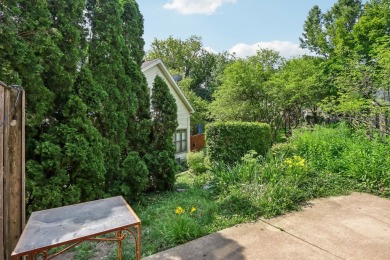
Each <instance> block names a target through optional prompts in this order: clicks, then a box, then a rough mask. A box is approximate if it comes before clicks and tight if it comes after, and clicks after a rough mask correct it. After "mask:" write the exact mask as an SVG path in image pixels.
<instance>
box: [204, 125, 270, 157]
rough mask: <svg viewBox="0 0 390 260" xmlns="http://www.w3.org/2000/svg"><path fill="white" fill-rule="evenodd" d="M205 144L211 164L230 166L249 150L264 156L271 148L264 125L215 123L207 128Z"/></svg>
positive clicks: (267, 127)
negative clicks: (220, 162)
mask: <svg viewBox="0 0 390 260" xmlns="http://www.w3.org/2000/svg"><path fill="white" fill-rule="evenodd" d="M206 143H207V155H208V156H209V157H210V160H211V161H212V162H218V161H222V162H225V163H227V164H231V163H234V162H238V161H240V159H241V157H242V156H244V155H245V154H246V153H247V152H248V151H250V150H254V151H256V152H257V153H258V154H260V155H265V154H266V153H267V152H268V150H269V148H270V147H271V131H270V127H269V125H267V124H264V123H249V122H216V123H211V124H209V125H208V126H207V130H206Z"/></svg>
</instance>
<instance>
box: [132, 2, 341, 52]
mask: <svg viewBox="0 0 390 260" xmlns="http://www.w3.org/2000/svg"><path fill="white" fill-rule="evenodd" d="M336 2H337V0H137V3H138V5H139V8H140V11H141V13H142V15H143V17H144V39H145V50H146V51H147V50H149V49H150V45H151V42H152V41H153V39H154V38H157V39H159V40H163V39H167V38H168V37H169V36H173V37H174V38H179V39H182V40H185V39H187V38H189V37H190V36H191V35H196V36H200V37H202V42H203V46H204V47H205V49H207V50H209V51H212V52H223V51H229V52H235V53H236V56H238V57H246V56H250V55H253V54H255V53H256V49H259V48H260V47H262V48H269V49H274V50H276V51H279V53H280V54H281V55H282V56H284V57H293V56H299V55H303V54H306V53H308V51H307V50H302V49H300V48H299V37H301V35H302V33H303V25H304V22H305V20H306V17H307V15H308V12H309V10H310V9H311V8H312V7H313V6H314V5H318V6H319V7H320V8H321V10H322V11H323V12H326V11H327V10H329V9H330V8H331V7H332V6H333V5H334V4H335V3H336Z"/></svg>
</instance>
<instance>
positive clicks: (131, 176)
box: [118, 152, 148, 199]
mask: <svg viewBox="0 0 390 260" xmlns="http://www.w3.org/2000/svg"><path fill="white" fill-rule="evenodd" d="M147 185H148V168H147V166H146V164H145V162H144V161H143V160H142V158H141V157H140V156H139V154H138V153H137V152H130V153H129V155H128V156H127V158H126V159H125V160H124V162H123V170H122V174H121V179H120V182H119V183H118V186H119V188H120V191H121V192H120V193H121V194H123V195H124V196H125V197H126V198H127V199H136V198H137V197H138V196H139V195H140V194H141V192H142V191H144V190H145V189H146V187H147Z"/></svg>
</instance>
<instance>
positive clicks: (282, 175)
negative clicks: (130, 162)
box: [111, 123, 390, 259]
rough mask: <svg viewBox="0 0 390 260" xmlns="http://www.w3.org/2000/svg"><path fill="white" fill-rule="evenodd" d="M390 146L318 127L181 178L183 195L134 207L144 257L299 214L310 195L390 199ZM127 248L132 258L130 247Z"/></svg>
mask: <svg viewBox="0 0 390 260" xmlns="http://www.w3.org/2000/svg"><path fill="white" fill-rule="evenodd" d="M389 141H390V139H389V138H388V137H387V138H383V137H381V136H376V137H375V138H371V139H370V138H369V137H368V136H367V135H366V133H365V132H364V131H361V130H359V131H353V130H351V128H350V127H349V126H348V125H347V124H345V123H342V124H339V125H334V126H330V127H320V126H317V127H315V128H310V129H302V130H299V131H295V132H294V133H293V137H292V138H291V139H289V141H288V142H287V143H281V144H277V145H274V146H273V148H272V150H271V151H270V152H269V153H268V154H267V155H266V156H259V155H258V154H257V153H256V152H255V151H250V152H248V153H247V154H246V155H245V156H243V157H242V158H241V160H240V162H237V163H236V164H234V165H231V164H225V163H222V162H220V163H218V164H216V165H215V166H214V167H213V168H212V169H211V170H210V171H208V172H207V173H205V174H201V175H192V174H191V173H185V174H181V175H180V176H179V177H178V179H177V182H176V187H177V188H180V189H185V192H180V193H178V192H164V193H158V194H153V195H151V196H148V197H147V198H146V199H145V200H144V201H143V202H142V203H141V204H139V205H137V206H136V207H135V208H136V212H138V213H139V215H140V218H141V219H142V221H143V231H142V232H143V233H142V237H143V242H142V243H143V255H144V256H147V255H150V254H153V253H156V252H159V251H162V250H165V249H167V248H169V247H173V246H176V245H178V244H181V243H184V242H187V241H189V240H192V239H195V238H197V237H199V236H203V235H206V234H209V233H212V232H215V231H217V230H221V229H223V228H226V227H229V226H233V225H235V224H238V223H243V222H248V221H253V220H256V219H257V218H259V217H266V218H269V217H273V216H277V215H280V214H283V213H286V212H288V211H291V210H297V209H299V208H300V207H301V205H302V204H303V203H304V202H306V201H308V200H310V199H313V198H318V197H326V196H333V195H344V194H348V193H349V192H351V191H364V192H369V193H372V194H376V195H380V196H384V197H388V198H390V171H389V169H390V160H389V158H390V149H389V148H388V147H389ZM204 187H206V188H204ZM126 248H127V249H126V251H125V256H126V257H129V259H131V257H133V254H134V251H133V248H132V247H131V246H130V245H126ZM111 257H112V259H114V257H115V254H114V253H113V254H112V255H111Z"/></svg>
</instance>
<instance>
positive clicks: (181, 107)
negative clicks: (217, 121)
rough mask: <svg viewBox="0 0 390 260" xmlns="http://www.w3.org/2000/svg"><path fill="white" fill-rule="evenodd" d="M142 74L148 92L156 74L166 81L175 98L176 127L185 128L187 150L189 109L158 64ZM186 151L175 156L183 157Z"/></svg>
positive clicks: (188, 147)
mask: <svg viewBox="0 0 390 260" xmlns="http://www.w3.org/2000/svg"><path fill="white" fill-rule="evenodd" d="M144 75H145V77H146V81H147V82H148V86H149V89H150V93H152V91H153V90H152V87H153V82H154V79H155V77H156V76H157V75H158V76H160V77H161V78H163V79H164V81H165V82H166V83H167V85H168V87H169V90H170V92H171V94H172V96H173V97H174V98H175V100H176V104H177V121H178V123H179V126H178V127H177V129H187V151H189V149H190V115H191V113H190V111H189V110H188V108H187V107H186V105H185V104H184V102H183V101H182V100H181V98H180V97H179V95H178V94H177V93H176V91H175V89H174V88H173V87H172V86H171V84H170V83H169V81H168V79H167V78H166V77H165V76H164V74H163V72H162V71H161V70H160V68H159V67H158V66H153V67H151V68H149V69H148V70H146V71H144ZM185 156H186V153H179V154H176V155H175V157H176V158H181V159H185Z"/></svg>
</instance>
